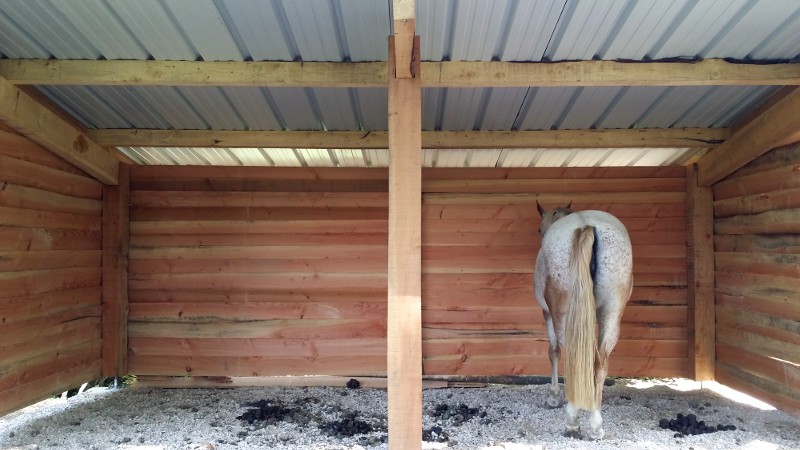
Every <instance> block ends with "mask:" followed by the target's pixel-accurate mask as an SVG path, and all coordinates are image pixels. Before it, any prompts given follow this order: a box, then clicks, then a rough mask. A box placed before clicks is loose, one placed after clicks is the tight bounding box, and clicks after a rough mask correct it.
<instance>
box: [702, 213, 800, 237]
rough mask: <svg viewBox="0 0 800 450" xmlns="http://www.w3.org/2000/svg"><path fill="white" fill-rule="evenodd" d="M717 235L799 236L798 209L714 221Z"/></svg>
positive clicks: (799, 215)
mask: <svg viewBox="0 0 800 450" xmlns="http://www.w3.org/2000/svg"><path fill="white" fill-rule="evenodd" d="M714 232H715V233H717V234H775V233H789V234H800V208H792V209H779V210H773V211H766V212H763V213H759V214H751V215H747V216H734V217H728V218H725V219H716V220H714Z"/></svg>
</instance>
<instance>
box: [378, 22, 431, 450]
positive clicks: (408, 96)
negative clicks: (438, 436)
mask: <svg viewBox="0 0 800 450" xmlns="http://www.w3.org/2000/svg"><path fill="white" fill-rule="evenodd" d="M413 51H414V53H415V54H416V55H419V38H418V37H417V38H415V39H414V49H413ZM394 55H395V51H394V39H393V37H390V38H389V61H390V62H391V61H395V58H394ZM412 60H413V61H415V64H418V61H419V58H418V56H417V57H416V58H412ZM393 65H394V64H390V66H389V74H390V80H389V244H388V251H389V265H388V318H387V326H386V338H387V370H386V373H387V378H388V380H389V385H388V402H389V414H388V417H389V448H391V449H402V450H413V449H419V448H421V445H422V299H421V295H422V253H421V251H422V250H421V249H422V231H421V229H422V151H421V149H422V136H421V132H420V130H421V129H422V89H421V83H420V78H419V77H416V78H399V77H395V76H391V75H392V74H394V70H393Z"/></svg>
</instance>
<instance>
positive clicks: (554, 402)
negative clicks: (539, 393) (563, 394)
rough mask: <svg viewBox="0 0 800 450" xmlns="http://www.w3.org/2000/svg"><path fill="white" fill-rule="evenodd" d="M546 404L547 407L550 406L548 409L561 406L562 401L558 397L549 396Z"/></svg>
mask: <svg viewBox="0 0 800 450" xmlns="http://www.w3.org/2000/svg"><path fill="white" fill-rule="evenodd" d="M544 406H545V408H548V409H556V408H558V407H559V406H561V402H560V401H558V399H557V398H555V397H548V398H547V403H545V405H544Z"/></svg>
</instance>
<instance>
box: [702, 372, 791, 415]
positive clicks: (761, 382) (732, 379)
mask: <svg viewBox="0 0 800 450" xmlns="http://www.w3.org/2000/svg"><path fill="white" fill-rule="evenodd" d="M716 373H717V380H718V381H719V382H720V383H722V384H724V385H725V386H729V387H731V388H733V389H736V390H737V391H740V392H744V393H745V394H748V395H752V396H753V397H755V398H757V399H759V400H762V401H764V402H766V403H769V404H770V405H773V406H775V407H777V408H780V409H781V410H782V411H785V412H787V413H789V414H791V415H793V416H795V417H798V418H800V399H798V398H796V395H795V394H794V392H796V389H791V390H789V389H786V388H785V387H784V386H783V385H782V384H778V383H774V382H771V381H770V380H766V379H764V378H761V377H760V376H757V375H753V374H751V373H749V372H747V371H745V370H741V369H739V368H738V367H737V366H735V365H731V364H724V363H721V362H718V363H717V365H716Z"/></svg>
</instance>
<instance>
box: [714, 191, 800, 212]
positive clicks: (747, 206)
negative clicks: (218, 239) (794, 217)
mask: <svg viewBox="0 0 800 450" xmlns="http://www.w3.org/2000/svg"><path fill="white" fill-rule="evenodd" d="M790 208H800V188H799V189H785V190H782V191H774V192H764V193H761V194H751V195H745V196H743V197H732V198H728V199H725V200H718V201H715V202H714V217H716V218H723V217H730V216H736V215H743V214H758V213H763V212H767V211H773V210H777V209H790Z"/></svg>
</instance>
